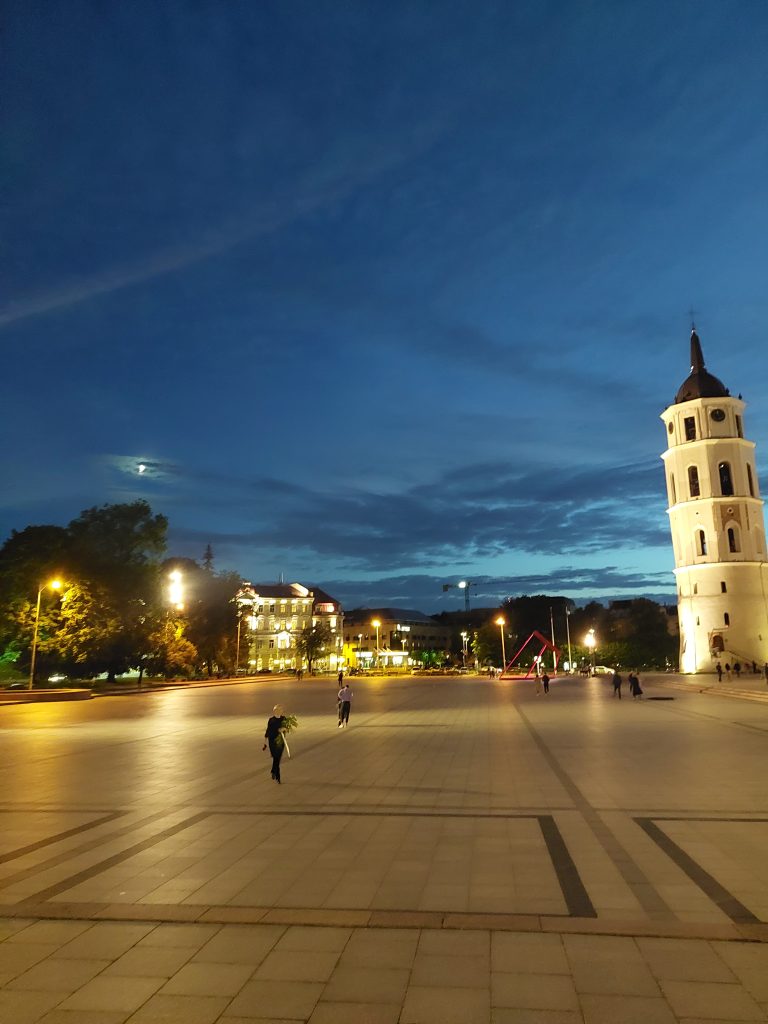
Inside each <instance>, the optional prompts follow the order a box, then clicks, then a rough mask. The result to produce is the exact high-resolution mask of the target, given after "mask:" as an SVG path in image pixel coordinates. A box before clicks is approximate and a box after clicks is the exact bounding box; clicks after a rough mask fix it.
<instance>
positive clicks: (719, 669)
mask: <svg viewBox="0 0 768 1024" xmlns="http://www.w3.org/2000/svg"><path fill="white" fill-rule="evenodd" d="M715 672H717V681H718V683H722V681H723V666H722V665H721V664H720V662H719V661H718V663H717V664H716V665H715Z"/></svg>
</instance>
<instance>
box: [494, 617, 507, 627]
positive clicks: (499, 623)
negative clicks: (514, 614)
mask: <svg viewBox="0 0 768 1024" xmlns="http://www.w3.org/2000/svg"><path fill="white" fill-rule="evenodd" d="M506 624H507V620H506V619H503V618H502V617H501V616H499V617H498V619H496V625H497V626H506Z"/></svg>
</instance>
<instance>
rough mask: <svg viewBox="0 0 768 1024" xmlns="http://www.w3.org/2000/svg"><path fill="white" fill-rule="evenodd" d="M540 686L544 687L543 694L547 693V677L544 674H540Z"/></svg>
mask: <svg viewBox="0 0 768 1024" xmlns="http://www.w3.org/2000/svg"><path fill="white" fill-rule="evenodd" d="M541 685H542V686H543V687H544V693H549V676H548V675H547V673H546V672H543V673H542V676H541Z"/></svg>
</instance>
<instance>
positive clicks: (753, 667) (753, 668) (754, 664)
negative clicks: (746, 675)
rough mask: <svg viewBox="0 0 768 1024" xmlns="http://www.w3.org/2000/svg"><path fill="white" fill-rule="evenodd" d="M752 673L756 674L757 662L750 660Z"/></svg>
mask: <svg viewBox="0 0 768 1024" xmlns="http://www.w3.org/2000/svg"><path fill="white" fill-rule="evenodd" d="M752 675H753V676H756V675H757V662H756V661H753V662H752Z"/></svg>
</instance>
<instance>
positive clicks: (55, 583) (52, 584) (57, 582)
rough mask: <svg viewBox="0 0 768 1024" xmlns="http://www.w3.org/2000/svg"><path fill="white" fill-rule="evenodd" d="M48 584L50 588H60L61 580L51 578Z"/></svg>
mask: <svg viewBox="0 0 768 1024" xmlns="http://www.w3.org/2000/svg"><path fill="white" fill-rule="evenodd" d="M48 586H49V587H50V588H51V590H61V588H62V582H61V580H51V582H50V583H49V584H48Z"/></svg>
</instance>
